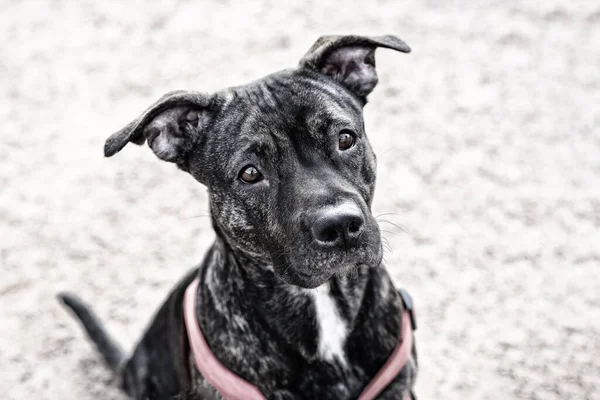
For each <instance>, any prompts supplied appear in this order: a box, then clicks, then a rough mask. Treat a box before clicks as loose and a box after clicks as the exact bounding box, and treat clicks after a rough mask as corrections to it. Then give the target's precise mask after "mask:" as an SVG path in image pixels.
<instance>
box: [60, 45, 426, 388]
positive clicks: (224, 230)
mask: <svg viewBox="0 0 600 400" xmlns="http://www.w3.org/2000/svg"><path fill="white" fill-rule="evenodd" d="M377 48H387V49H392V50H396V51H399V52H403V53H409V52H410V48H409V47H408V46H407V45H406V44H405V43H404V42H403V41H402V40H400V39H399V38H397V37H396V36H393V35H386V36H355V35H348V36H323V37H321V38H319V39H318V40H317V42H316V43H315V44H314V45H313V46H312V47H311V48H310V50H309V51H308V52H307V53H306V54H305V55H304V57H303V58H302V59H301V60H300V62H299V64H298V66H297V67H296V68H292V69H287V70H283V71H279V72H276V73H273V74H271V75H268V76H266V77H264V78H262V79H260V80H257V81H254V82H251V83H249V84H246V85H243V86H238V87H232V88H227V89H224V90H222V91H219V92H217V93H214V94H207V93H201V92H195V91H184V90H179V91H173V92H170V93H167V94H166V95H164V96H163V97H161V98H160V99H159V100H158V101H157V102H156V103H154V104H152V105H151V106H150V107H149V108H148V109H147V110H146V111H145V112H144V113H142V114H141V115H140V116H139V117H138V118H136V119H135V120H133V121H132V122H131V123H129V124H128V125H127V126H125V127H124V128H123V129H121V130H119V131H118V132H116V133H114V134H113V135H112V136H110V137H109V138H108V139H107V140H106V143H105V147H104V153H105V156H106V157H111V156H113V155H115V154H116V153H118V152H119V151H120V150H121V149H123V147H124V146H125V145H127V144H128V143H130V142H131V143H135V144H138V145H141V144H143V143H144V142H147V143H148V146H149V147H150V148H151V149H152V151H153V152H154V153H155V155H156V156H157V157H158V158H159V159H161V160H164V161H167V162H171V163H174V164H175V165H177V167H178V168H179V169H181V170H183V171H185V172H187V173H189V174H191V175H192V177H194V178H195V179H196V180H197V181H198V182H200V183H201V184H203V185H205V186H206V187H207V188H208V193H209V204H210V206H209V207H210V215H211V221H212V226H213V228H214V231H215V234H216V240H215V242H214V243H213V244H212V246H211V247H210V249H209V250H208V252H207V254H206V256H205V258H204V261H203V262H202V263H201V264H200V265H199V266H198V267H197V268H194V269H193V270H191V271H190V272H189V273H188V274H187V275H186V276H185V277H184V278H183V279H182V280H181V281H180V282H179V283H178V284H177V285H176V286H175V288H174V289H173V290H172V291H171V293H170V294H169V295H168V297H167V299H166V301H165V302H164V304H163V305H162V307H161V308H160V310H159V311H158V313H157V314H156V315H155V317H154V319H153V321H152V322H151V324H150V326H149V328H148V329H147V331H146V332H145V334H144V335H143V337H142V339H141V341H140V342H139V343H138V344H137V346H136V348H135V350H134V352H133V354H132V355H131V356H130V357H127V356H126V355H125V354H124V353H123V351H122V350H121V349H120V347H119V346H118V345H117V344H116V342H115V341H114V340H113V339H112V338H111V337H110V335H109V334H108V333H107V332H106V330H105V329H104V328H103V326H102V324H101V323H100V322H99V320H98V318H97V317H96V316H95V315H94V314H93V312H92V311H91V310H90V309H89V308H88V307H87V306H86V305H85V304H84V303H83V302H81V300H79V299H78V298H77V297H75V296H73V295H70V294H61V295H60V299H61V300H62V301H63V303H64V304H66V306H68V307H69V308H70V309H71V310H72V311H73V312H74V313H75V314H76V316H77V317H78V318H79V319H80V322H81V323H82V324H83V326H84V328H85V329H86V330H87V333H88V335H89V336H90V338H91V340H92V341H93V342H94V343H95V345H96V347H97V348H98V350H99V352H100V353H101V354H102V356H103V358H104V360H105V362H106V363H107V364H108V366H109V367H110V368H111V369H112V370H113V371H115V372H116V373H117V374H118V376H119V377H120V382H121V386H122V388H123V389H124V391H125V392H126V393H127V394H128V395H129V396H130V397H132V398H135V399H169V398H173V396H180V398H181V396H182V395H181V393H190V394H191V395H190V396H193V395H197V396H198V397H199V398H240V399H241V398H244V399H250V398H267V399H356V398H359V397H360V398H375V397H377V398H379V399H401V398H410V396H414V394H413V386H414V382H415V379H416V373H417V356H416V347H415V345H414V342H409V341H408V340H407V333H406V332H405V331H404V325H403V323H404V322H403V321H405V320H406V318H404V319H403V315H406V312H407V311H411V308H412V306H411V304H410V303H411V300H410V297H409V296H407V295H405V296H402V295H401V294H402V293H401V292H398V291H397V290H396V289H395V288H394V285H393V283H392V280H391V278H390V276H389V275H388V273H387V271H386V269H385V268H384V266H383V265H382V257H383V249H382V242H381V236H380V231H379V227H378V224H377V221H376V219H375V218H374V216H373V215H372V213H371V204H372V201H373V194H374V190H375V180H376V157H375V154H374V152H373V149H372V148H371V145H370V144H369V140H368V138H367V134H366V132H365V125H364V121H363V107H364V106H365V105H366V103H367V97H368V95H369V94H370V93H371V91H372V90H373V89H374V88H375V86H376V85H377V82H378V77H377V72H376V66H375V50H376V49H377ZM194 282H195V283H196V286H191V285H193V284H194ZM190 287H191V288H192V289H190ZM188 297H189V298H188ZM184 303H185V304H188V305H189V307H188V308H189V310H191V311H190V314H189V315H185V313H184ZM188 316H191V317H190V318H191V321H192V322H190V320H188V319H186V318H187V317H188ZM410 316H411V320H412V321H411V323H412V326H413V328H414V319H413V316H412V314H410ZM193 326H196V327H197V328H198V332H200V334H199V335H200V336H202V337H203V340H205V342H206V345H205V348H204V350H203V351H206V348H208V349H209V351H208V353H209V355H210V354H212V355H210V357H209V356H208V355H207V356H203V357H195V356H197V355H198V354H197V353H196V352H195V350H196V348H195V347H194V343H193V340H192V338H191V337H190V335H194V334H195V333H194V332H195V331H194V332H192V331H193V330H194V329H195V328H193ZM190 327H192V328H190ZM190 329H191V331H190ZM401 331H402V333H401ZM410 332H411V334H412V331H410ZM408 336H410V335H408ZM402 342H404V345H406V344H407V343H408V344H409V349H408V352H407V353H406V354H407V355H406V357H407V358H406V359H405V360H404V362H403V364H402V365H400V367H399V370H398V371H396V372H394V373H393V374H392V376H391V378H390V381H389V382H388V383H386V384H385V387H379V388H378V389H377V390H376V391H375V392H373V393H372V394H371V395H370V396H371V397H369V396H365V395H364V393H365V388H366V387H368V386H369V385H370V382H373V381H374V379H375V378H377V379H379V378H378V372H380V370H382V366H384V365H387V364H386V362H388V364H389V363H392V364H393V363H394V362H393V361H391V360H392V358H393V357H392V355H393V354H394V352H395V349H397V348H399V347H400V345H399V343H402ZM404 347H406V346H404ZM206 357H208V358H210V362H214V364H215V365H217V367H218V368H221V367H222V369H223V370H226V371H227V372H226V373H227V374H229V375H228V377H229V376H234V378H235V379H237V380H234V381H232V382H234V383H233V384H229V385H227V384H225V385H222V386H221V388H219V387H215V384H213V383H214V382H215V379H216V380H217V381H218V380H219V379H218V377H217V378H214V376H213V375H215V374H214V373H213V371H212V370H211V368H212V367H210V366H209V367H205V368H207V369H203V370H202V371H201V369H202V368H200V367H198V366H199V365H201V363H202V362H204V361H206ZM211 365H212V364H211ZM217 367H214V368H217ZM218 368H217V369H218ZM380 374H381V373H380ZM383 375H386V374H383ZM387 375H390V374H389V373H387ZM227 379H228V378H227ZM227 379H225V381H226V382H228V381H227ZM211 382H213V383H211ZM239 382H241V383H240V384H243V385H246V384H247V385H248V386H243V387H247V388H251V389H248V391H246V392H245V394H244V393H242V394H240V395H231V394H227V393H223V390H225V391H227V390H230V389H231V388H232V387H233V386H236V387H237V384H238V383H239ZM216 386H218V385H216ZM375 386H377V385H375ZM379 386H382V385H379ZM234 389H235V388H234ZM254 389H256V391H255V392H256V393H258V394H257V396H258V397H253V394H254V393H255V392H252V393H250V392H251V391H253V390H254ZM361 394H362V395H361ZM185 396H188V395H185ZM236 396H237V397H236ZM361 396H362V397H361Z"/></svg>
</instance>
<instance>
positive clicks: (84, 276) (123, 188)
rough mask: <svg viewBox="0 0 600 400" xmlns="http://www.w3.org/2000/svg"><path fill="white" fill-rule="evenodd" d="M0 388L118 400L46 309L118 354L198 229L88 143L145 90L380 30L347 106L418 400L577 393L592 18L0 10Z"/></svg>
mask: <svg viewBox="0 0 600 400" xmlns="http://www.w3.org/2000/svg"><path fill="white" fill-rule="evenodd" d="M0 9H1V11H0V88H1V90H0V115H1V120H2V122H1V126H2V128H1V131H2V133H1V135H0V238H1V240H0V268H1V269H0V272H1V279H0V371H2V372H1V373H0V391H1V392H2V397H3V398H8V399H15V400H16V399H36V400H41V399H82V400H86V399H90V400H91V399H98V398H102V399H124V397H123V396H122V395H121V394H120V393H119V392H118V390H116V388H115V385H114V382H113V379H114V377H113V376H112V375H111V374H110V373H109V372H108V369H107V368H105V367H104V366H103V364H102V362H101V360H100V358H99V356H98V355H97V353H96V352H95V350H94V349H93V348H92V346H91V344H90V343H89V342H88V341H87V340H85V339H84V335H83V332H82V330H81V329H80V327H79V326H78V324H77V323H76V322H75V321H74V319H73V318H72V317H71V315H69V314H68V313H67V312H66V311H65V310H63V309H62V308H60V307H59V306H58V304H57V302H56V300H55V294H56V292H58V291H59V290H70V291H74V292H76V293H77V294H79V295H80V296H81V297H83V298H84V299H87V300H89V301H92V302H93V303H94V307H95V309H96V311H97V312H98V314H99V315H100V317H101V318H102V319H103V320H104V321H105V322H106V325H107V327H108V328H109V329H110V331H112V332H113V333H114V335H115V336H116V337H117V338H118V339H120V341H121V343H122V344H123V345H124V346H125V347H126V348H128V349H130V348H131V347H132V345H133V344H134V342H135V341H136V340H137V338H138V336H139V335H140V334H141V332H142V330H143V329H144V327H145V326H146V324H147V323H148V322H149V320H150V318H151V316H152V315H153V313H154V312H155V311H156V310H157V308H158V306H159V305H160V304H161V303H162V301H163V299H164V298H165V296H166V295H167V292H168V291H169V290H170V288H171V287H172V285H173V284H174V283H175V282H176V281H177V280H178V279H179V278H180V277H181V276H182V274H183V273H184V272H185V271H187V270H188V269H189V268H191V267H192V266H194V265H195V264H197V263H198V262H199V261H200V260H201V259H202V257H203V254H204V252H205V250H206V249H207V247H208V246H209V244H210V242H211V240H212V238H213V234H212V231H211V227H210V223H209V219H208V218H207V216H206V215H207V213H208V207H207V198H206V193H205V189H204V188H203V187H202V186H200V185H199V184H197V183H195V182H194V181H193V180H192V178H191V177H189V176H187V175H186V174H184V173H181V172H179V171H177V169H176V168H175V167H174V166H173V165H171V164H168V163H164V162H159V160H157V159H156V158H155V157H154V155H153V154H152V152H151V151H149V150H148V149H147V148H138V147H137V146H128V147H127V148H126V149H125V151H123V152H122V153H120V154H119V155H118V156H117V157H115V158H112V159H104V158H103V155H102V148H103V144H104V140H105V139H106V138H107V137H108V136H109V135H110V134H111V133H113V132H114V131H116V130H117V129H119V128H121V127H122V126H124V125H125V124H127V123H128V122H130V121H131V120H132V119H133V118H135V117H136V116H137V115H138V114H139V113H140V112H141V111H142V110H144V109H145V108H146V107H147V106H148V105H150V104H151V103H152V102H154V101H155V100H156V99H157V98H158V97H159V96H161V95H162V94H163V93H165V92H167V91H169V90H173V89H181V88H186V89H197V90H202V91H214V90H217V89H219V88H222V87H224V86H230V85H237V84H241V83H245V82H247V81H249V80H252V79H256V78H259V77H261V76H263V75H266V74H267V73H270V72H273V71H275V70H278V69H283V68H287V67H293V66H295V65H296V63H297V62H298V60H299V59H300V57H301V56H302V55H303V54H304V52H305V51H306V50H307V49H308V48H309V47H310V46H311V45H312V43H313V42H314V41H315V40H316V39H317V37H319V36H320V35H323V34H330V33H359V34H387V33H393V34H396V35H398V36H399V37H400V38H402V39H403V40H405V41H406V42H407V43H408V44H409V45H410V46H411V47H412V48H413V52H412V53H411V54H408V55H406V54H399V53H394V52H391V51H385V50H379V51H378V54H377V58H378V60H377V61H378V70H379V73H380V85H379V87H378V88H377V89H376V90H375V91H374V93H373V94H372V95H371V98H370V100H371V101H370V102H369V104H368V105H367V107H366V111H365V113H366V114H365V118H366V126H367V132H368V133H369V135H370V139H371V142H372V144H373V146H374V148H375V150H376V152H377V154H378V156H379V171H378V173H379V175H378V189H377V194H376V200H375V205H374V212H375V214H379V213H390V214H388V215H387V216H386V217H385V218H387V219H388V220H389V221H390V222H393V223H394V224H397V225H398V226H400V227H401V228H402V229H399V228H397V227H395V226H394V225H392V224H384V225H383V226H382V228H383V229H384V230H385V231H386V232H384V236H385V237H386V238H387V239H388V240H389V242H390V244H391V247H392V249H393V251H392V252H390V253H388V254H387V255H386V263H387V268H388V269H389V271H390V273H391V274H392V275H393V277H394V279H395V281H396V283H397V285H398V286H403V287H405V288H407V289H408V290H409V291H410V292H411V293H412V295H413V297H414V299H415V301H416V305H417V309H418V310H417V312H418V320H419V330H418V332H417V338H418V346H419V353H420V365H421V368H420V371H419V373H420V377H419V380H418V385H417V393H418V394H420V397H419V398H420V399H478V400H479V399H507V398H523V399H566V398H569V399H593V398H594V399H598V398H600V392H599V389H598V387H599V386H600V358H599V357H598V355H599V354H600V128H599V126H600V107H599V105H600V3H598V2H595V1H579V2H576V1H572V2H565V1H562V2H561V1H546V2H524V1H523V2H516V1H513V2H504V1H476V2H468V1H449V2H448V1H446V2H444V1H423V0H419V1H417V0H415V1H401V2H400V1H393V0H390V1H369V2H364V3H358V2H352V1H346V2H333V1H326V0H321V1H296V2H282V1H268V0H265V1H245V2H241V1H240V2H234V1H217V2H209V1H199V0H196V1H171V0H169V1H161V2H147V1H137V2H135V1H132V2H127V3H126V4H125V3H123V2H116V1H104V2H101V1H87V0H84V1H50V0H47V1H42V0H37V1H7V0H0Z"/></svg>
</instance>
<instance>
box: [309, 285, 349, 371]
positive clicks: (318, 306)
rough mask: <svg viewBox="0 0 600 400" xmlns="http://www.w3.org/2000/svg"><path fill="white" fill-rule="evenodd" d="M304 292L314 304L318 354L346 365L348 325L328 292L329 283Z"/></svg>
mask: <svg viewBox="0 0 600 400" xmlns="http://www.w3.org/2000/svg"><path fill="white" fill-rule="evenodd" d="M306 292H307V293H308V294H309V296H310V297H312V299H313V300H314V304H315V310H316V314H317V315H316V318H317V324H318V329H319V340H318V343H319V344H318V346H319V347H318V352H319V356H320V357H322V358H323V359H324V360H327V361H333V360H334V359H337V360H338V362H340V363H341V364H342V365H346V355H345V353H344V343H345V341H346V337H347V336H348V326H347V325H346V321H344V320H343V319H342V318H341V316H340V312H339V310H338V308H337V305H336V304H335V300H334V299H333V298H332V297H331V294H330V293H329V283H325V284H323V285H321V286H319V287H318V288H315V289H307V290H306Z"/></svg>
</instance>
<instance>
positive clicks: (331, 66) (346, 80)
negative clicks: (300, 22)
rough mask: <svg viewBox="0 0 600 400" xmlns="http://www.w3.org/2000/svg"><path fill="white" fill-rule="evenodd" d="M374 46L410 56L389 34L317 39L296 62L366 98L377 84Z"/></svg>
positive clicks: (398, 41) (405, 47)
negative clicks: (329, 77)
mask: <svg viewBox="0 0 600 400" xmlns="http://www.w3.org/2000/svg"><path fill="white" fill-rule="evenodd" d="M378 47H384V48H387V49H392V50H397V51H401V52H402V53H410V47H408V45H407V44H406V43H404V42H403V41H402V40H400V39H398V38H397V37H396V36H393V35H386V36H353V35H350V36H321V37H320V38H319V39H318V40H317V41H316V42H315V44H313V46H312V47H311V48H310V50H308V53H306V54H305V55H304V57H302V59H301V60H300V67H304V68H309V69H312V70H316V71H318V72H320V73H322V74H325V75H328V76H331V77H332V78H333V79H335V80H336V81H338V82H339V83H341V84H342V85H344V86H346V87H347V88H348V89H350V90H352V91H353V92H354V93H356V94H357V95H358V96H359V97H361V98H366V97H367V95H368V94H369V93H371V91H372V90H373V88H375V85H377V71H375V50H376V49H377V48H378Z"/></svg>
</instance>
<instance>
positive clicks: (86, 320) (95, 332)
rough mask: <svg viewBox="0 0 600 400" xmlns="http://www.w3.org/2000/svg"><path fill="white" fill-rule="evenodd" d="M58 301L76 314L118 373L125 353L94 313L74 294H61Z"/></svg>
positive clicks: (106, 360)
mask: <svg viewBox="0 0 600 400" xmlns="http://www.w3.org/2000/svg"><path fill="white" fill-rule="evenodd" d="M58 299H59V300H60V301H62V303H63V304H64V305H66V306H67V307H69V308H70V309H71V311H73V313H75V315H76V316H77V318H79V320H80V321H81V323H82V324H83V327H84V328H85V330H86V331H87V334H88V336H89V337H90V339H92V341H93V342H94V344H95V345H96V348H97V349H98V351H100V354H102V357H103V358H104V361H105V362H106V363H107V364H108V366H109V367H110V368H111V369H112V370H113V371H115V372H117V371H118V370H119V367H120V366H121V364H123V362H124V361H125V353H124V352H123V350H122V349H121V347H120V346H119V345H118V344H117V343H116V342H115V341H114V340H113V338H112V337H111V336H110V335H109V334H108V332H107V331H106V330H105V329H104V327H103V326H102V324H101V323H100V320H99V319H98V317H96V315H95V314H94V312H93V311H92V310H91V309H90V308H89V307H88V306H87V305H86V304H85V303H84V302H82V301H81V300H79V299H78V298H77V297H76V296H74V295H72V294H69V293H59V295H58Z"/></svg>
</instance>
